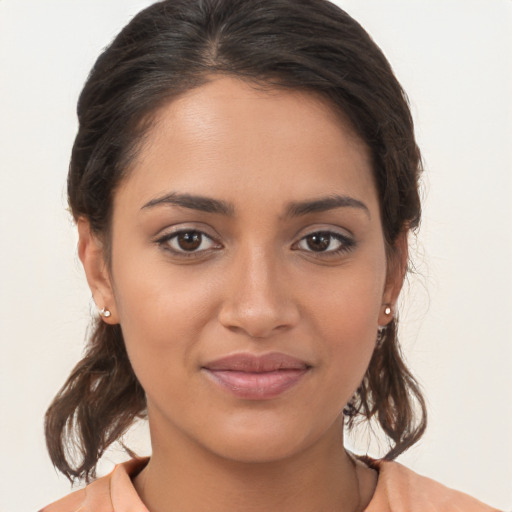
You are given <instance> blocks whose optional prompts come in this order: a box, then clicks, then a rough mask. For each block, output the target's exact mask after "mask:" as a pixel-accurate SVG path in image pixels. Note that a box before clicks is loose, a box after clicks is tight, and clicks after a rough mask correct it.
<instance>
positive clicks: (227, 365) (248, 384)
mask: <svg viewBox="0 0 512 512" xmlns="http://www.w3.org/2000/svg"><path fill="white" fill-rule="evenodd" d="M310 369H311V365H309V364H308V363H306V362H305V361H302V360H300V359H297V358H295V357H292V356H289V355H287V354H282V353H278V352H274V353H270V354H264V355H252V354H234V355H231V356H228V357H224V358H221V359H217V360H215V361H212V362H210V363H207V364H205V365H204V366H203V367H202V368H201V370H203V371H204V372H205V373H206V374H207V376H208V377H210V379H211V380H212V381H213V382H214V383H215V384H217V385H219V386H220V387H221V388H223V389H224V390H225V391H228V392H229V393H231V394H233V395H235V396H236V397H238V398H243V399H246V400H268V399H271V398H275V397H277V396H279V395H281V394H282V393H284V392H285V391H287V390H288V389H290V388H292V387H294V386H295V385H296V384H298V383H299V382H300V381H301V380H302V378H303V377H304V376H305V375H306V374H307V373H308V372H309V370H310Z"/></svg>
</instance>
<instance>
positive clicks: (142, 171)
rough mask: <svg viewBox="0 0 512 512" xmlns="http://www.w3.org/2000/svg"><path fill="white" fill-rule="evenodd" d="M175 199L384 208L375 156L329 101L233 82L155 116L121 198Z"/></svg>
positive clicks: (202, 90)
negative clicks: (347, 202) (357, 201)
mask: <svg viewBox="0 0 512 512" xmlns="http://www.w3.org/2000/svg"><path fill="white" fill-rule="evenodd" d="M171 190H173V191H174V190H177V191H179V192H182V193H191V194H201V195H215V196H221V198H222V199H224V200H227V201H229V202H231V203H233V204H236V203H237V202H241V203H244V202H247V201H251V200H254V198H259V199H260V200H264V201H266V202H268V203H269V204H270V203H276V204H277V203H279V201H280V200H281V201H283V200H286V201H300V200H302V199H304V198H305V197H314V196H319V195H323V196H325V195H329V194H335V193H339V194H344V195H346V194H349V195H352V196H357V195H359V196H361V195H365V196H366V202H370V203H371V202H373V203H377V202H378V201H377V198H376V191H375V187H374V184H373V176H372V168H371V163H370V156H369V150H368V148H367V147H366V145H365V144H364V143H363V142H362V141H361V140H360V139H359V138H358V137H357V135H355V133H354V131H353V130H352V129H351V127H350V125H349V124H348V122H346V121H345V120H344V119H343V117H342V116H341V115H340V114H339V113H338V112H336V111H335V110H334V109H333V108H331V106H330V105H329V103H328V102H327V101H325V100H322V99H320V98H318V97H317V96H315V95H314V94H312V93H308V92H303V91H296V90H285V89H271V90H268V89H265V90H263V89H261V88H256V87H254V86H252V85H250V84H248V83H246V82H243V81H241V80H238V79H235V78H230V77H217V78H214V79H213V80H212V81H210V82H208V83H207V84H205V85H203V86H201V87H198V88H196V89H193V90H191V91H189V92H187V93H186V94H184V95H182V96H180V97H179V98H177V99H174V100H173V101H172V102H170V103H168V104H167V105H165V106H163V107H162V108H161V109H160V110H159V111H158V112H157V113H156V115H155V117H154V122H153V124H152V126H151V128H150V129H149V131H148V133H147V134H146V137H145V140H144V145H143V147H142V148H141V150H140V151H139V154H138V156H137V159H136V161H135V162H134V164H133V165H132V169H131V172H130V174H129V177H128V178H127V179H126V181H125V183H123V184H122V186H121V187H120V190H119V193H118V195H119V196H122V197H123V199H124V200H129V201H131V202H132V203H133V204H134V205H137V204H138V205H139V206H141V205H142V204H144V203H145V202H147V201H148V200H151V198H152V197H155V196H158V195H161V194H164V193H168V192H169V191H171ZM368 196H370V197H368ZM116 200H117V198H116Z"/></svg>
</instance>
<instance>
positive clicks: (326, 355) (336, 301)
mask: <svg viewBox="0 0 512 512" xmlns="http://www.w3.org/2000/svg"><path fill="white" fill-rule="evenodd" d="M377 254H378V252H377V253H376V254H375V256H377ZM370 261H371V264H363V263H361V264H359V263H358V264H356V263H354V265H353V266H352V267H351V268H350V269H349V268H348V267H347V268H346V269H337V271H336V272H333V273H332V275H330V276H326V277H325V278H324V279H321V280H318V279H317V281H316V282H313V281H311V282H309V283H307V284H308V285H309V286H307V288H306V290H308V294H309V295H308V305H309V306H308V307H307V308H305V309H309V311H310V312H311V314H310V316H309V321H310V322H311V323H310V327H309V328H310V331H311V333H312V336H315V337H317V339H318V341H319V346H320V350H321V359H322V361H324V362H325V364H327V365H328V368H329V381H330V383H331V384H332V386H333V392H335V390H338V392H339V386H340V384H341V385H343V386H345V388H344V391H345V393H348V395H349V396H351V394H352V393H353V391H355V389H356V388H357V386H358V385H359V384H360V382H361V380H362V378H363V376H364V373H365V372H366V369H367V367H368V364H369V362H370V359H371V356H372V354H373V351H374V348H375V344H376V340H377V331H378V318H379V312H380V309H381V305H382V293H383V288H384V282H385V260H384V258H383V257H382V258H377V257H373V256H372V257H370ZM369 269H370V270H371V271H369ZM317 277H318V276H317ZM345 393H342V395H344V394H345Z"/></svg>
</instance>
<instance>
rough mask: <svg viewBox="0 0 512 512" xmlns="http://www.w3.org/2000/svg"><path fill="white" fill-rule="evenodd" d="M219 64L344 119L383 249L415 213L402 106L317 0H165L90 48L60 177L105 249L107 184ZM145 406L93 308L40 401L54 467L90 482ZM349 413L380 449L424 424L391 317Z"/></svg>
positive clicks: (383, 66) (359, 35)
mask: <svg viewBox="0 0 512 512" xmlns="http://www.w3.org/2000/svg"><path fill="white" fill-rule="evenodd" d="M218 74H224V75H230V76H235V77H238V78H241V79H244V80H246V81H250V82H251V83H253V84H255V85H256V86H259V87H268V88H275V87H279V88H290V89H300V90H304V91H309V92H311V93H313V94H316V95H318V96H320V97H322V98H324V99H325V100H326V101H327V102H328V103H329V104H330V105H331V106H332V108H333V109H335V110H337V111H338V112H340V115H343V116H344V117H345V118H348V120H349V121H350V123H351V124H352V127H353V129H354V130H355V132H356V133H357V134H358V135H359V137H360V138H361V139H362V140H363V141H364V142H365V143H366V144H367V146H368V147H369V149H370V152H371V155H372V159H373V170H374V178H375V183H376V185H377V190H378V194H379V198H380V208H381V214H382V228H383V232H384V237H385V241H386V246H387V250H388V256H392V253H393V251H394V250H395V242H396V240H397V238H398V236H399V234H400V233H402V232H403V231H404V230H405V231H407V230H409V229H414V228H416V227H417V226H418V224H419V220H420V200H419V194H418V178H419V174H420V171H421V162H420V154H419V151H418V148H417V146H416V142H415V138H414V130H413V122H412V118H411V114H410V111H409V107H408V103H407V99H406V97H405V94H404V92H403V90H402V88H401V87H400V84H399V83H398V81H397V80H396V78H395V76H394V74H393V71H392V69H391V67H390V65H389V63H388V62H387V60H386V58H385V57H384V55H383V54H382V52H381V51H380V49H379V48H378V46H377V45H376V44H375V43H374V42H373V41H372V39H371V38H370V36H369V35H368V34H367V33H366V32H365V31H364V30H363V28H362V27H361V26H360V25H359V24H358V23H357V22H356V21H354V20H353V19H352V18H351V17H350V16H349V15H348V14H346V13H345V12H344V11H342V10H341V9H339V8H338V7H336V6H335V5H334V4H332V3H330V2H328V1H326V0H164V1H161V2H157V3H155V4H153V5H152V6H150V7H149V8H147V9H145V10H144V11H142V12H140V13H139V14H138V15H137V16H135V18H134V19H133V20H132V21H131V22H130V23H129V24H128V25H127V26H126V27H125V28H124V29H123V30H122V32H121V33H120V34H119V35H118V36H117V37H116V38H115V40H114V41H113V42H112V44H111V45H110V46H109V47H108V48H107V49H106V50H105V51H104V52H103V53H102V55H101V56H100V57H99V58H98V60H97V62H96V63H95V65H94V67H93V69H92V71H91V73H90V75H89V77H88V79H87V82H86V84H85V86H84V89H83V91H82V93H81V96H80V99H79V102H78V120H79V130H78V134H77V136H76V140H75V143H74V146H73V151H72V156H71V163H70V169H69V175H68V196H69V204H70V207H71V210H72V212H73V216H74V218H75V220H76V219H78V218H80V217H85V218H87V219H88V220H89V222H90V224H91V227H92V229H93V231H94V232H95V233H96V235H98V236H100V237H102V239H103V240H104V241H105V243H106V245H107V247H108V240H109V226H110V220H111V216H112V204H113V196H114V193H115V191H116V187H117V186H118V185H119V183H120V182H121V181H122V180H123V178H124V177H125V175H126V174H127V173H128V172H129V165H130V162H132V161H133V159H134V157H135V156H136V154H137V150H138V148H140V146H141V142H142V140H143V137H144V134H145V133H146V131H147V129H148V127H149V126H150V121H151V115H152V114H153V113H155V111H156V110H157V109H158V108H159V107H160V106H161V105H162V104H163V103H165V102H167V101H170V100H172V99H173V98H175V97H176V96H177V95H179V94H181V93H183V92H185V91H188V90H190V89H192V88H194V87H198V86H200V85H201V84H204V83H206V82H207V81H208V80H209V79H211V77H212V76H213V75H218ZM107 257H108V255H107ZM145 412H146V402H145V395H144V390H143V389H142V387H141V385H140V383H139V382H138V380H137V377H136V376H135V374H134V373H133V370H132V367H131V365H130V361H129V359H128V356H127V354H126V350H125V346H124V342H123V336H122V332H121V327H120V326H119V325H114V326H111V325H106V324H105V323H103V322H101V321H100V320H98V319H97V320H95V323H94V325H93V330H92V335H91V336H90V339H89V342H88V345H87V347H86V352H85V356H84V358H83V359H82V360H81V361H80V362H79V363H78V364H77V366H76V367H75V369H74V370H73V372H72V373H71V375H70V377H69V378H68V380H67V382H66V383H65V384H64V386H63V388H62V389H61V390H60V391H59V393H58V394H57V396H56V397H55V399H54V401H53V403H52V404H51V405H50V407H49V409H48V411H47V413H46V421H45V432H46V440H47V445H48V450H49V452H50V456H51V459H52V461H53V463H54V465H55V466H56V467H57V468H58V469H59V470H60V471H61V472H63V473H64V474H65V475H66V476H67V477H68V478H70V479H76V478H85V479H86V480H89V479H90V478H91V477H94V475H95V467H96V464H97V462H98V460H99V458H100V457H101V455H102V454H103V453H104V451H105V450H106V448H107V447H108V446H109V445H110V444H111V443H113V442H114V441H116V440H117V439H119V437H120V436H121V435H122V434H123V433H124V432H125V431H126V430H127V429H128V428H129V427H130V425H131V424H132V423H133V421H134V420H135V419H136V418H138V417H144V415H145ZM345 414H346V416H347V418H348V419H347V423H348V426H349V427H351V426H352V425H353V423H354V421H355V420H356V419H357V418H361V417H363V418H366V419H371V418H375V419H376V420H377V421H378V423H379V424H380V426H381V427H382V429H383V430H384V432H385V433H386V434H387V436H388V437H389V439H390V440H391V442H392V447H391V449H390V451H389V453H388V454H387V456H386V458H394V457H395V456H396V455H398V454H399V453H401V452H403V451H404V450H406V449H407V448H409V447H410V446H411V445H412V444H413V443H415V442H416V441H417V440H418V439H419V437H421V435H422V434H423V432H424V430H425V425H426V409H425V402H424V400H423V397H422V395H421V393H420V390H419V388H418V385H417V383H416V382H415V380H414V378H413V377H412V375H411V374H410V372H409V371H408V369H407V367H406V366H405V364H404V362H403V360H402V357H401V354H400V349H399V345H398V341H397V336H396V320H394V321H392V322H391V324H390V325H389V326H388V327H387V329H386V330H385V331H384V332H383V334H382V340H381V342H380V343H379V344H378V346H377V348H376V350H375V352H374V355H373V357H372V360H371V362H370V365H369V368H368V370H367V373H366V375H365V377H364V379H363V382H362V383H361V385H360V387H359V389H358V391H357V393H356V395H355V396H354V397H353V399H352V400H351V401H350V403H349V404H348V406H347V407H346V409H345Z"/></svg>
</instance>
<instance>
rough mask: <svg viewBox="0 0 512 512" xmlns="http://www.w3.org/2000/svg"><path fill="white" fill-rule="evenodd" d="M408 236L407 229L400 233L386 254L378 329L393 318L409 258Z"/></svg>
mask: <svg viewBox="0 0 512 512" xmlns="http://www.w3.org/2000/svg"><path fill="white" fill-rule="evenodd" d="M408 235H409V230H408V229H404V230H403V231H402V232H400V234H399V235H398V237H397V239H396V241H395V243H394V245H393V246H392V247H391V248H390V249H389V252H388V265H387V274H386V284H385V286H384V293H383V294H382V305H381V310H380V313H379V326H380V327H385V326H386V325H388V324H389V322H391V320H393V318H394V316H395V311H396V303H397V300H398V296H399V294H400V290H401V289H402V286H403V283H404V279H405V273H406V272H407V261H408V258H409V244H408V240H407V238H408Z"/></svg>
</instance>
